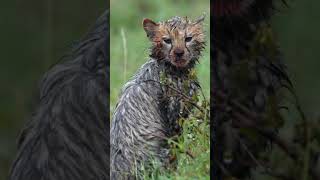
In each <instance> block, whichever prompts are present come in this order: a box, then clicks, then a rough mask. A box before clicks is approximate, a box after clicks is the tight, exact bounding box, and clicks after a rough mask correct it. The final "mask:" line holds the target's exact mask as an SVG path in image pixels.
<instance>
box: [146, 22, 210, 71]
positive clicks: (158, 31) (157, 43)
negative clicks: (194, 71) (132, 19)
mask: <svg viewBox="0 0 320 180" xmlns="http://www.w3.org/2000/svg"><path fill="white" fill-rule="evenodd" d="M203 20H204V16H201V17H199V18H198V19H196V20H194V21H191V20H189V19H188V18H187V17H185V18H181V17H177V16H176V17H173V18H171V19H169V20H168V21H165V22H159V23H155V22H153V21H152V20H150V19H144V20H143V28H144V30H145V32H146V33H147V36H148V37H149V40H150V41H151V42H152V47H151V55H150V57H152V58H155V59H157V60H159V61H161V60H164V61H168V62H170V63H171V64H172V65H173V66H175V67H177V68H188V67H192V66H193V65H194V64H195V62H196V61H197V60H198V58H199V56H200V55H201V51H202V50H203V49H204V46H205V40H204V32H203V24H202V22H203Z"/></svg>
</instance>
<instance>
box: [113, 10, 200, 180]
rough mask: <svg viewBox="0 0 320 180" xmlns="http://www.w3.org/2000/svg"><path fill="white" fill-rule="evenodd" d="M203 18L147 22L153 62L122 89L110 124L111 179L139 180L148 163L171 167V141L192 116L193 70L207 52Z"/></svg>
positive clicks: (195, 90) (179, 18)
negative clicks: (183, 123)
mask: <svg viewBox="0 0 320 180" xmlns="http://www.w3.org/2000/svg"><path fill="white" fill-rule="evenodd" d="M203 20H204V16H201V17H199V18H198V19H196V20H194V21H192V20H189V19H188V18H187V17H185V18H181V17H173V18H171V19H169V20H167V21H164V22H159V23H156V22H153V21H152V20H150V19H144V20H143V28H144V30H145V32H146V34H147V37H148V38H149V40H150V41H151V44H152V45H151V52H150V59H149V60H148V61H147V62H146V63H145V64H144V65H142V67H141V68H140V69H139V70H138V71H137V73H136V74H135V75H134V76H133V77H132V78H131V80H130V81H128V82H127V83H126V84H125V86H124V87H123V89H122V93H121V96H120V99H119V102H118V104H117V106H116V109H115V112H114V114H113V118H112V124H111V132H110V133H111V134H110V135H111V136H110V142H111V155H110V156H111V179H136V178H138V179H140V178H139V177H140V174H141V167H148V166H147V165H148V164H149V163H150V161H151V160H152V161H154V160H156V161H158V162H160V163H161V164H162V165H163V166H166V164H167V163H169V147H168V144H167V140H168V138H170V137H173V136H175V135H179V133H180V132H181V127H180V126H179V124H178V122H177V121H178V120H179V118H181V117H184V118H186V117H188V114H189V113H190V109H191V108H192V106H191V105H190V103H188V101H187V99H191V98H192V97H194V96H197V90H198V89H199V84H198V82H197V79H196V77H194V67H195V65H196V63H197V62H198V59H199V57H200V56H201V52H202V50H203V49H204V47H205V37H204V32H203Z"/></svg>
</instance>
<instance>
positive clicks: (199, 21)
mask: <svg viewBox="0 0 320 180" xmlns="http://www.w3.org/2000/svg"><path fill="white" fill-rule="evenodd" d="M205 18H206V15H205V14H203V15H201V16H200V17H198V18H197V19H196V20H195V21H194V23H193V25H196V24H202V22H203V21H204V19H205Z"/></svg>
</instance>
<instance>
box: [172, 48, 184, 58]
mask: <svg viewBox="0 0 320 180" xmlns="http://www.w3.org/2000/svg"><path fill="white" fill-rule="evenodd" d="M174 54H175V55H176V57H178V58H181V57H182V56H183V54H184V50H183V49H180V48H177V49H175V50H174Z"/></svg>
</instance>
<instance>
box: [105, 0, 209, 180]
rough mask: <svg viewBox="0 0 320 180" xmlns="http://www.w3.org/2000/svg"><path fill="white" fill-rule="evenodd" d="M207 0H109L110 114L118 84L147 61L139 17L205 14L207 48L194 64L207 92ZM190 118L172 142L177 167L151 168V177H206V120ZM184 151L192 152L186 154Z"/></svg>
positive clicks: (207, 130) (118, 88)
mask: <svg viewBox="0 0 320 180" xmlns="http://www.w3.org/2000/svg"><path fill="white" fill-rule="evenodd" d="M209 2H210V1H209V0H201V1H200V0H197V1H195V0H176V1H169V0H153V1H148V0H136V1H125V0H111V2H110V4H111V19H110V22H111V26H110V28H111V29H110V45H111V50H110V56H111V58H110V59H111V61H110V67H111V68H110V105H111V114H112V112H113V110H114V108H115V105H116V103H117V100H118V97H119V93H120V91H121V87H122V86H123V85H124V83H125V82H126V81H127V80H128V79H129V78H130V77H131V76H132V75H133V74H134V73H135V72H136V71H137V70H138V68H139V67H140V66H141V65H142V64H144V63H145V62H146V61H147V60H148V48H149V46H150V43H149V41H148V39H147V37H146V35H145V32H144V30H143V28H142V20H143V18H150V19H152V20H154V21H160V20H166V19H168V18H170V17H172V16H188V17H191V18H196V17H198V16H200V15H202V14H203V13H206V14H207V17H206V20H205V23H204V25H205V30H206V35H207V38H206V39H207V47H206V50H205V51H204V53H203V56H202V58H201V59H200V64H199V65H198V66H197V74H198V78H199V81H200V84H201V86H202V89H203V92H204V94H205V97H206V99H207V100H208V99H209V98H210V97H209V94H210V61H209V60H210V54H209V49H210V43H209V39H210V34H209V32H210V29H209V28H210V26H209V22H210V19H209V18H210V17H209ZM198 121H199V119H197V118H193V117H191V118H190V119H188V121H186V123H184V125H183V126H184V133H183V134H182V136H181V137H180V138H179V141H178V142H176V143H177V146H176V148H173V150H176V152H177V153H176V155H177V159H178V166H177V169H175V170H168V171H165V172H158V171H154V173H153V174H152V176H151V179H209V168H210V157H209V154H210V147H209V137H210V136H209V132H210V130H209V129H210V128H209V123H208V119H206V118H205V119H201V121H203V122H202V123H199V122H198ZM186 151H190V152H191V153H192V154H194V156H193V157H190V155H188V154H187V153H185V152H186Z"/></svg>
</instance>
